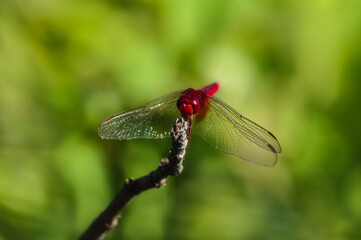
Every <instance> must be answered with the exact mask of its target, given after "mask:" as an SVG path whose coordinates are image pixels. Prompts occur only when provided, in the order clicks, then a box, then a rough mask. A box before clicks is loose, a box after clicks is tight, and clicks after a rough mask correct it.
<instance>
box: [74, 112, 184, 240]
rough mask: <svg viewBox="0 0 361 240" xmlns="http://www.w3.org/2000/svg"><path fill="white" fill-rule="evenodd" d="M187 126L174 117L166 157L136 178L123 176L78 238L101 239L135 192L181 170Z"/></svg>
mask: <svg viewBox="0 0 361 240" xmlns="http://www.w3.org/2000/svg"><path fill="white" fill-rule="evenodd" d="M187 128H188V123H187V122H186V121H185V120H184V119H183V118H182V117H180V118H178V119H177V120H176V122H175V124H174V126H173V129H172V145H173V148H172V149H171V150H170V152H169V156H168V158H165V159H163V160H162V161H161V163H160V165H159V167H158V168H157V169H156V170H154V171H152V172H151V173H149V174H148V175H146V176H144V177H141V178H138V179H132V178H129V179H126V180H125V183H124V186H123V188H122V189H121V190H120V191H119V192H118V193H117V194H116V195H115V197H114V199H113V200H112V202H111V203H110V204H109V205H108V207H107V208H106V209H105V210H104V211H103V212H102V213H101V214H100V215H99V217H97V218H96V219H95V220H94V221H93V223H92V224H91V225H90V226H89V227H88V229H87V230H86V231H85V232H84V233H83V234H82V236H81V237H80V238H79V239H80V240H85V239H86V240H89V239H103V238H104V237H105V235H106V234H107V232H108V231H109V230H110V229H112V228H114V227H115V226H116V225H117V224H118V219H119V218H120V216H121V214H122V212H123V210H124V209H125V207H126V206H127V204H128V203H129V202H130V200H131V199H132V198H133V197H134V196H135V195H138V194H140V193H141V192H143V191H145V190H148V189H151V188H159V187H161V186H164V185H166V179H165V178H166V177H168V176H177V175H179V174H180V173H181V172H182V170H183V166H182V162H183V159H184V156H185V153H186V148H187V144H188V139H187Z"/></svg>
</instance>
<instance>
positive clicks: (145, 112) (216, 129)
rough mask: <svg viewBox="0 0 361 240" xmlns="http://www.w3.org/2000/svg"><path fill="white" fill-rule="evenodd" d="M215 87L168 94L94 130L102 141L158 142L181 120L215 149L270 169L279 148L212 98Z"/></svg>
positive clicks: (265, 133)
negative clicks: (138, 140) (144, 140)
mask: <svg viewBox="0 0 361 240" xmlns="http://www.w3.org/2000/svg"><path fill="white" fill-rule="evenodd" d="M218 89H219V84H218V83H213V84H210V85H208V86H205V87H204V88H201V89H199V90H195V89H193V88H188V89H186V90H181V91H176V92H172V93H170V94H167V95H165V96H162V97H160V98H157V99H155V100H153V101H151V102H149V103H147V104H145V105H142V106H139V107H136V108H133V109H130V110H127V111H124V112H121V113H118V114H116V115H114V116H111V117H109V118H108V119H106V120H105V121H104V122H103V123H101V124H100V126H99V128H98V134H99V136H100V137H101V138H102V139H118V140H129V139H137V138H147V139H159V138H165V137H170V136H171V129H172V126H173V124H174V122H175V120H176V118H178V117H180V116H182V117H183V118H184V119H186V120H187V121H188V122H189V134H191V133H192V131H193V128H194V131H195V132H196V133H198V134H199V135H200V136H201V137H202V138H203V139H204V140H205V141H206V142H208V143H209V144H210V145H212V146H213V147H215V148H216V149H218V150H220V151H222V152H225V153H228V154H231V155H235V156H237V157H239V158H242V159H244V160H247V161H250V162H253V163H257V164H260V165H263V166H269V167H271V166H274V165H275V164H276V163H277V154H278V153H281V151H282V149H281V145H280V144H279V142H278V140H277V139H276V137H275V136H274V135H273V134H272V133H271V132H269V131H268V130H266V129H265V128H263V127H261V126H260V125H258V124H257V123H255V122H253V121H251V120H249V119H248V118H246V117H244V116H243V115H241V114H239V113H238V112H237V111H236V110H234V109H233V108H232V107H230V106H229V105H227V104H226V103H224V102H223V101H221V100H220V99H218V98H216V97H214V96H213V95H214V94H215V93H216V92H217V91H218Z"/></svg>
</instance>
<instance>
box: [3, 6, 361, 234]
mask: <svg viewBox="0 0 361 240" xmlns="http://www.w3.org/2000/svg"><path fill="white" fill-rule="evenodd" d="M360 12H361V2H360V1H359V0H347V1H337V0H330V1H325V0H315V1H309V0H306V1H302V0H298V1H283V0H274V1H268V0H260V1H250V0H240V1H237V0H226V1H192V0H185V1H156V2H153V1H147V0H139V1H130V0H125V1H121V0H107V1H95V0H90V1H87V2H85V1H76V0H75V1H70V0H63V1H48V0H29V1H21V0H1V1H0V239H74V238H76V237H77V236H79V234H80V233H81V232H82V231H83V230H84V229H85V228H86V227H87V226H88V224H89V223H90V222H91V221H92V220H93V219H94V218H95V217H96V216H97V215H98V214H99V213H100V212H101V211H102V209H104V207H105V206H106V205H107V204H108V203H109V201H110V200H111V198H112V196H113V195H114V194H115V193H116V191H117V190H118V189H119V188H120V187H121V185H122V183H123V181H124V179H125V178H126V177H130V176H131V177H140V176H142V175H145V174H147V173H149V172H150V171H151V170H153V169H155V167H156V166H157V165H158V163H159V161H160V159H161V158H164V157H166V156H167V153H168V150H169V149H170V139H165V140H133V141H122V142H118V141H103V140H101V139H100V138H99V137H98V136H97V127H98V125H99V124H100V123H101V122H102V121H103V120H105V119H106V118H107V117H108V116H110V115H112V114H115V113H117V112H120V111H123V110H126V109H128V108H131V107H135V106H138V105H141V104H144V103H146V102H148V101H150V100H153V99H155V98H157V97H159V96H161V95H164V94H166V93H168V92H171V91H174V90H179V89H185V88H188V87H195V88H200V87H202V86H203V85H206V84H209V83H210V82H213V81H218V82H219V83H220V85H221V88H220V90H219V92H218V93H217V96H218V97H219V98H221V99H223V100H224V101H225V102H227V103H228V104H230V105H231V106H233V107H234V108H235V109H237V110H239V112H240V113H242V114H244V115H245V116H247V117H249V118H251V119H252V120H255V121H256V122H257V123H259V124H261V125H262V126H264V127H266V128H267V129H269V130H270V131H272V132H273V133H274V134H275V135H276V136H277V137H278V139H279V141H280V143H281V145H282V147H283V150H284V151H283V153H282V154H281V155H280V159H279V163H278V164H277V165H276V167H274V168H266V167H262V166H258V165H254V164H251V163H248V162H246V161H240V160H239V159H237V158H235V157H232V156H228V155H226V154H223V153H220V152H218V151H216V150H214V149H212V148H211V147H210V146H209V145H207V144H206V143H204V142H203V141H202V140H201V139H200V138H198V137H197V136H196V135H194V136H192V140H191V143H190V145H189V150H188V152H187V157H186V160H185V162H184V167H185V169H184V172H183V173H182V175H180V176H179V177H177V178H170V179H169V181H168V186H167V187H164V188H161V189H159V190H151V191H148V192H145V193H143V194H141V195H140V196H138V197H137V198H136V199H134V201H133V202H132V204H130V205H129V207H128V208H127V209H126V211H125V212H124V215H123V217H122V218H121V220H120V223H119V226H118V227H117V228H116V229H115V230H113V231H112V232H110V233H109V235H108V237H107V239H119V238H123V239H361V230H360V229H361V157H360V156H361V126H360V123H361V111H360V104H361V101H360V100H361V94H360V90H361V81H360V76H361V14H360Z"/></svg>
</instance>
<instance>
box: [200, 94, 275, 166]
mask: <svg viewBox="0 0 361 240" xmlns="http://www.w3.org/2000/svg"><path fill="white" fill-rule="evenodd" d="M195 122H196V124H195V132H198V134H199V135H200V136H201V137H202V138H203V139H204V140H205V141H206V142H208V143H209V144H211V145H212V146H214V147H215V148H217V149H219V150H221V151H223V152H226V153H229V154H232V155H235V156H238V157H240V158H243V159H245V160H247V161H250V162H254V163H257V164H260V165H264V166H274V165H275V164H276V163H277V153H280V152H281V146H280V144H279V142H278V141H277V139H276V138H275V137H274V136H273V134H272V133H270V132H269V131H267V130H266V129H264V128H262V127H261V126H259V125H258V124H256V123H254V122H252V121H251V120H249V119H247V118H245V117H244V116H242V115H241V114H239V113H238V112H237V111H236V110H234V109H233V108H231V107H230V106H228V105H227V104H225V103H224V102H222V101H221V100H219V99H217V98H215V97H210V99H209V100H208V101H207V102H206V103H205V105H204V107H203V108H202V110H201V111H200V112H199V113H198V114H197V115H196V117H195Z"/></svg>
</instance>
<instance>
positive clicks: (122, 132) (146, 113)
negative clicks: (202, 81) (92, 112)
mask: <svg viewBox="0 0 361 240" xmlns="http://www.w3.org/2000/svg"><path fill="white" fill-rule="evenodd" d="M182 92H183V91H177V92H173V93H170V94H168V95H165V96H163V97H160V98H158V99H155V100H153V101H151V102H149V103H147V104H145V105H143V106H140V107H136V108H133V109H130V110H127V111H124V112H121V113H118V114H117V115H114V116H112V117H110V118H108V119H107V120H105V121H104V122H103V123H102V124H100V126H99V128H98V134H99V136H100V137H101V138H103V139H118V140H123V139H134V138H164V137H169V136H170V132H171V129H172V126H173V124H174V121H175V120H176V119H177V117H179V116H180V115H181V114H180V112H179V110H178V108H177V100H178V98H179V97H180V96H181V93H182Z"/></svg>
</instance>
